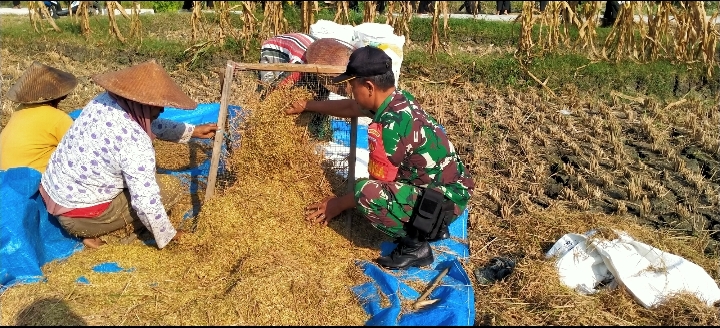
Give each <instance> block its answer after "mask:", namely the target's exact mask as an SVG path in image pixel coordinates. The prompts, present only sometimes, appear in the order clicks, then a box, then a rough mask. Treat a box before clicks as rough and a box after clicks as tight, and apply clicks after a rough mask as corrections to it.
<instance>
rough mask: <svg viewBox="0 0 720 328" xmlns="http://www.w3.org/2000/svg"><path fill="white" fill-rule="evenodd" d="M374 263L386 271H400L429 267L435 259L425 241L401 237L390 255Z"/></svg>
mask: <svg viewBox="0 0 720 328" xmlns="http://www.w3.org/2000/svg"><path fill="white" fill-rule="evenodd" d="M375 261H376V262H377V263H378V264H379V265H381V266H383V267H386V268H388V269H401V270H402V269H406V268H408V267H411V266H415V267H421V266H425V265H430V264H432V263H433V261H435V258H434V257H433V254H432V249H431V248H430V244H429V243H428V242H427V241H420V240H419V239H418V238H417V237H415V238H413V237H403V238H401V239H400V240H399V241H398V245H397V247H395V249H394V250H393V251H392V253H390V255H388V256H383V257H380V258H378V259H377V260H375Z"/></svg>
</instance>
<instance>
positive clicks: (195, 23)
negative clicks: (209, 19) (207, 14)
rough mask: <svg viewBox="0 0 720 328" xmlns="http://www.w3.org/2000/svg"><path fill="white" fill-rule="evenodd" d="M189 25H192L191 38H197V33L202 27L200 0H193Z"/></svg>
mask: <svg viewBox="0 0 720 328" xmlns="http://www.w3.org/2000/svg"><path fill="white" fill-rule="evenodd" d="M190 25H192V40H193V41H195V40H197V38H198V33H199V32H200V28H201V27H202V2H201V1H193V10H192V15H190Z"/></svg>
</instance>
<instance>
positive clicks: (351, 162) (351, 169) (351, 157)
mask: <svg viewBox="0 0 720 328" xmlns="http://www.w3.org/2000/svg"><path fill="white" fill-rule="evenodd" d="M357 134H358V118H357V117H353V118H351V119H350V154H348V178H347V190H348V192H349V193H353V192H355V162H357V153H356V149H357ZM347 225H348V232H349V233H350V234H352V214H349V215H348V220H347Z"/></svg>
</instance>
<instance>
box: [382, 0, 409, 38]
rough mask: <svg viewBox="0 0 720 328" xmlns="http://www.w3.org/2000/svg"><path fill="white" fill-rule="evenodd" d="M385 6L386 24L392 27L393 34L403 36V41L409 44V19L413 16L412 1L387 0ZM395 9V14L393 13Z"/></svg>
mask: <svg viewBox="0 0 720 328" xmlns="http://www.w3.org/2000/svg"><path fill="white" fill-rule="evenodd" d="M395 6H397V8H395ZM386 8H387V9H386V10H387V15H388V16H387V17H388V19H387V24H389V25H391V26H392V27H393V30H394V33H395V35H402V36H404V37H405V42H406V43H407V44H410V20H411V19H412V18H413V7H412V1H389V2H388V4H387V6H386ZM396 9H397V11H398V15H397V16H395V15H394V13H393V12H394V11H395V10H396ZM391 17H392V18H391Z"/></svg>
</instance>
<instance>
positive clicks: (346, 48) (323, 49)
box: [305, 38, 355, 66]
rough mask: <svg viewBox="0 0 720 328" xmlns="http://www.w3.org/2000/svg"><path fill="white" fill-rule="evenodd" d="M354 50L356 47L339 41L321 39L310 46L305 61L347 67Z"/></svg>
mask: <svg viewBox="0 0 720 328" xmlns="http://www.w3.org/2000/svg"><path fill="white" fill-rule="evenodd" d="M353 50H355V47H354V46H352V45H351V44H349V43H346V42H343V41H340V40H338V39H333V38H324V39H319V40H317V41H315V42H313V43H312V44H310V46H308V48H307V50H306V51H305V61H306V62H307V63H308V64H317V65H334V66H347V64H348V61H350V55H351V54H352V52H353Z"/></svg>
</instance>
